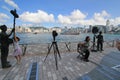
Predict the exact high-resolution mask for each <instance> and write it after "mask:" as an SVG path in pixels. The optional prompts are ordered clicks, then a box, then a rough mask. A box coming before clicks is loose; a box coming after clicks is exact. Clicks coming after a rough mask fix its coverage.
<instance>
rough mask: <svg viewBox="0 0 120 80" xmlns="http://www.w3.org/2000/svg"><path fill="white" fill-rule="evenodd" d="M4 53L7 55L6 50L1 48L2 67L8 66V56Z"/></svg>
mask: <svg viewBox="0 0 120 80" xmlns="http://www.w3.org/2000/svg"><path fill="white" fill-rule="evenodd" d="M4 53H5V49H4V48H1V65H2V67H5V66H6V61H5V60H6V55H5V54H4Z"/></svg>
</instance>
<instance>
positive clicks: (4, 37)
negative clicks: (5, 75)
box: [0, 25, 15, 68]
mask: <svg viewBox="0 0 120 80" xmlns="http://www.w3.org/2000/svg"><path fill="white" fill-rule="evenodd" d="M0 29H1V30H2V31H1V33H0V43H1V64H2V68H9V67H11V65H10V62H9V61H7V57H8V52H9V44H10V43H12V42H13V40H12V39H10V38H9V37H10V36H11V34H12V32H14V30H15V29H14V28H13V29H12V31H11V32H10V34H7V33H6V31H7V26H6V25H2V26H0Z"/></svg>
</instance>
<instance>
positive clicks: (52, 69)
mask: <svg viewBox="0 0 120 80" xmlns="http://www.w3.org/2000/svg"><path fill="white" fill-rule="evenodd" d="M32 47H33V46H32ZM34 47H36V46H34ZM39 48H40V47H39ZM39 48H31V47H28V49H27V51H26V54H25V55H24V56H22V61H21V64H17V63H16V60H15V58H14V57H13V56H12V52H10V54H9V57H8V60H9V61H10V63H11V64H12V67H10V68H7V69H2V68H1V63H0V80H32V79H28V77H30V75H29V74H30V70H31V65H32V64H33V63H36V64H37V67H36V68H37V69H36V70H37V72H36V75H35V76H36V79H34V80H120V51H118V50H117V49H116V48H115V47H105V48H104V51H102V52H99V51H98V52H91V53H90V57H89V60H90V61H89V62H84V61H82V60H80V59H79V58H77V56H78V55H79V54H78V52H77V51H76V50H73V51H67V50H66V51H65V50H64V51H63V52H62V51H60V54H61V59H60V58H59V57H58V58H57V59H58V70H56V66H55V58H54V54H52V52H51V53H50V54H49V55H48V57H47V59H46V61H45V62H44V59H45V57H46V54H44V55H42V54H39ZM42 48H43V46H42ZM45 48H46V47H45ZM31 49H32V51H33V50H35V51H38V52H35V51H33V52H31V51H30V50H31ZM75 49H76V47H75ZM40 50H41V49H40ZM46 51H47V50H46ZM40 53H42V52H40Z"/></svg>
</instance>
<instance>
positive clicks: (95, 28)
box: [92, 26, 99, 34]
mask: <svg viewBox="0 0 120 80" xmlns="http://www.w3.org/2000/svg"><path fill="white" fill-rule="evenodd" d="M98 31H99V30H98V27H96V26H94V27H93V28H92V33H93V34H97V33H98Z"/></svg>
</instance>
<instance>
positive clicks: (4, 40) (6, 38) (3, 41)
mask: <svg viewBox="0 0 120 80" xmlns="http://www.w3.org/2000/svg"><path fill="white" fill-rule="evenodd" d="M0 39H1V40H0V43H1V46H3V47H8V46H9V36H8V35H7V34H6V33H5V32H1V33H0Z"/></svg>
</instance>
